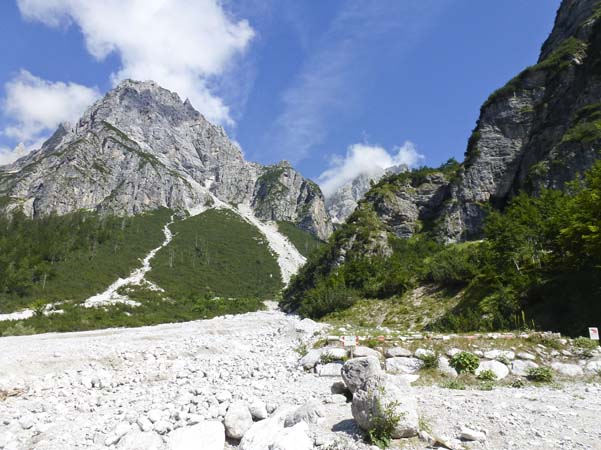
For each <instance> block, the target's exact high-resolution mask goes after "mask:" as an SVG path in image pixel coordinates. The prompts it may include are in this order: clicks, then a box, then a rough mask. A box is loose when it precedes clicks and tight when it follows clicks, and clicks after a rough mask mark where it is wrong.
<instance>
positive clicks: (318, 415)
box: [284, 400, 326, 427]
mask: <svg viewBox="0 0 601 450" xmlns="http://www.w3.org/2000/svg"><path fill="white" fill-rule="evenodd" d="M325 415H326V411H325V409H324V407H323V405H322V404H321V403H319V402H317V401H315V400H311V401H308V402H307V403H305V404H304V405H302V406H300V407H298V408H297V409H295V410H294V411H293V412H291V413H290V414H288V415H287V416H286V419H285V421H284V426H285V427H292V426H294V425H296V424H297V423H300V422H305V423H308V424H315V423H317V422H319V420H320V419H322V418H323V417H325Z"/></svg>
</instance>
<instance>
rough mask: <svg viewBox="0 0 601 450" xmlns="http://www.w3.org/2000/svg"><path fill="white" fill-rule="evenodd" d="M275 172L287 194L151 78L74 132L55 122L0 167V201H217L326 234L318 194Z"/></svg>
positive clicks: (295, 176) (112, 97)
mask: <svg viewBox="0 0 601 450" xmlns="http://www.w3.org/2000/svg"><path fill="white" fill-rule="evenodd" d="M282 167H283V171H282V173H281V174H280V178H281V179H282V180H281V181H282V185H284V186H285V187H286V191H285V195H284V192H283V191H278V190H272V189H269V188H268V187H267V186H266V181H267V180H268V179H269V177H268V176H266V174H269V173H270V172H271V170H272V169H271V168H269V167H267V168H266V167H263V166H261V165H259V164H255V163H250V162H247V161H245V160H244V158H243V155H242V152H241V150H240V148H239V147H238V146H237V145H236V144H234V143H233V142H232V141H230V140H229V138H228V137H227V135H226V134H225V132H224V130H223V129H222V128H221V127H217V126H214V125H212V124H211V123H209V122H208V121H207V120H206V119H205V118H204V117H203V116H202V115H201V114H200V113H199V112H198V111H196V110H195V109H194V108H193V107H192V105H191V104H190V102H188V101H185V102H182V101H181V100H180V98H179V96H178V95H177V94H175V93H172V92H170V91H168V90H166V89H163V88H161V87H160V86H158V85H157V84H155V83H153V82H136V81H131V80H127V81H124V82H123V83H121V84H120V85H119V86H118V87H117V88H115V89H114V90H112V91H110V92H109V93H108V94H107V95H106V96H105V97H104V98H103V99H102V100H100V101H99V102H97V103H96V104H95V105H93V106H92V107H90V108H89V109H88V111H87V112H86V113H85V114H84V115H83V117H82V118H81V119H80V121H79V122H78V123H77V124H76V125H75V126H70V125H68V124H64V125H62V126H60V127H59V128H58V130H57V131H56V132H55V133H54V135H53V136H52V137H51V138H50V139H49V140H48V141H47V142H45V143H44V145H43V146H42V148H41V149H40V150H38V151H36V152H34V153H32V154H30V155H29V156H27V157H25V158H22V159H20V160H19V161H17V162H16V163H15V164H12V165H11V166H7V167H4V168H2V169H1V171H0V197H4V198H5V199H7V200H4V203H9V205H8V206H7V207H8V208H9V209H10V208H11V207H15V206H20V207H22V208H23V210H24V211H25V212H26V213H27V214H28V215H29V216H31V217H35V216H40V215H44V214H48V213H51V212H55V213H58V214H64V213H67V212H70V211H74V210H77V209H93V210H99V211H107V212H111V213H117V214H135V213H138V212H141V211H145V210H149V209H155V208H158V207H162V206H164V207H167V208H171V209H174V210H191V211H193V210H195V209H198V208H203V207H206V206H208V205H210V204H211V201H212V196H216V197H217V198H219V199H220V200H222V201H224V202H227V203H232V204H248V205H252V207H253V208H254V210H255V213H256V215H257V216H258V217H260V218H264V219H270V220H286V221H291V222H294V223H296V224H298V225H299V226H301V227H303V228H305V229H306V230H308V231H311V232H312V233H314V234H316V235H317V236H319V237H320V238H322V239H324V238H326V237H327V236H328V235H329V234H330V233H331V224H330V221H329V217H328V215H327V213H326V212H325V203H324V199H323V196H322V194H321V191H320V190H319V188H318V187H317V186H316V185H315V184H313V183H311V182H310V181H308V180H305V179H304V178H303V177H302V176H301V175H300V174H299V173H298V172H296V171H295V170H294V169H293V168H292V167H290V166H289V165H286V164H284V165H283V166H282ZM265 205H269V207H266V206H265ZM5 207H6V206H5Z"/></svg>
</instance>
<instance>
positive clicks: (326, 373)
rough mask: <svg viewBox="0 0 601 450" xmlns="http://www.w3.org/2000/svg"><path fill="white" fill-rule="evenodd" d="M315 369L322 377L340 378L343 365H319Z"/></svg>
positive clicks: (335, 363) (336, 363)
mask: <svg viewBox="0 0 601 450" xmlns="http://www.w3.org/2000/svg"><path fill="white" fill-rule="evenodd" d="M315 369H316V371H317V374H318V375H319V376H320V377H339V376H340V373H341V371H342V363H338V362H333V363H328V364H319V365H318V366H317V367H316V368H315Z"/></svg>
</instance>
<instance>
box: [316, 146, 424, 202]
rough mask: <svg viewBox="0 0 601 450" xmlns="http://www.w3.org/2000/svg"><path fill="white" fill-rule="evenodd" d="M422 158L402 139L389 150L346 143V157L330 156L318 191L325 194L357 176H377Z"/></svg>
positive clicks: (410, 165) (411, 165)
mask: <svg viewBox="0 0 601 450" xmlns="http://www.w3.org/2000/svg"><path fill="white" fill-rule="evenodd" d="M421 159H423V155H420V154H419V153H418V152H417V150H416V148H415V145H414V144H413V143H412V142H409V141H407V142H405V143H404V144H403V145H402V146H400V147H395V148H394V153H392V154H391V153H389V152H388V151H387V150H386V149H384V148H383V147H379V146H374V145H368V144H353V145H351V146H349V148H348V150H347V152H346V156H345V157H340V156H335V157H334V158H332V160H331V163H330V167H329V168H328V169H327V170H326V171H324V172H323V173H322V174H321V175H320V176H319V178H318V180H319V184H320V186H321V190H322V191H323V193H324V195H325V196H326V197H329V196H330V195H332V194H333V193H334V192H336V190H338V188H340V187H341V186H343V185H344V184H346V183H348V182H350V181H352V180H354V179H355V178H357V177H358V176H359V175H368V176H377V175H379V174H381V173H382V170H383V169H388V168H389V167H393V166H398V165H401V164H404V165H406V166H408V167H415V166H416V165H417V164H418V162H419V161H420V160H421Z"/></svg>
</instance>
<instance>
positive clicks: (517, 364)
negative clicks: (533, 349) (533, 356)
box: [511, 359, 538, 377]
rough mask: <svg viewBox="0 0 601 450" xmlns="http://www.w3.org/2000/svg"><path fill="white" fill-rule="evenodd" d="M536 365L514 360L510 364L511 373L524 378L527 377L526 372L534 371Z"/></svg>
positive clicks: (532, 362) (531, 362) (530, 362)
mask: <svg viewBox="0 0 601 450" xmlns="http://www.w3.org/2000/svg"><path fill="white" fill-rule="evenodd" d="M537 367H538V364H536V363H535V362H534V361H528V360H526V361H523V360H519V359H517V360H515V361H513V362H512V363H511V373H512V374H514V375H519V376H521V377H525V376H526V375H528V371H529V370H530V369H536V368H537Z"/></svg>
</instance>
